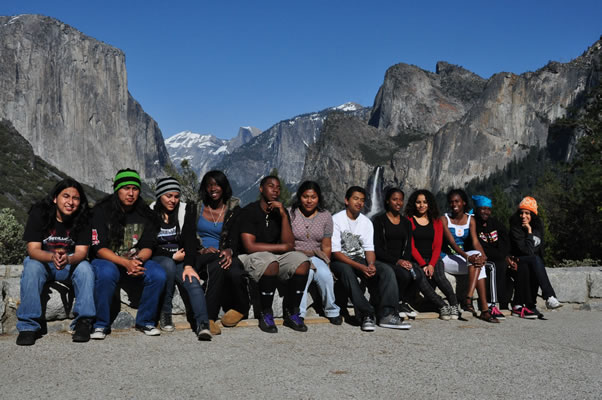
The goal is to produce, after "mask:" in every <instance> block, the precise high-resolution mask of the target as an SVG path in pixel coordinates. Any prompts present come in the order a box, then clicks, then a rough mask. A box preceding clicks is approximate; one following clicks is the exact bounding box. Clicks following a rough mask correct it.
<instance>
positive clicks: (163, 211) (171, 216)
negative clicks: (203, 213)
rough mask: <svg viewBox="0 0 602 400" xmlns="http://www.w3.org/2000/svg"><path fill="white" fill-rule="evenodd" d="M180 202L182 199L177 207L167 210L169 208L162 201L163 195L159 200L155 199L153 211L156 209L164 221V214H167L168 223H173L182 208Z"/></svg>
mask: <svg viewBox="0 0 602 400" xmlns="http://www.w3.org/2000/svg"><path fill="white" fill-rule="evenodd" d="M180 203H181V201H180V202H178V205H177V206H176V208H174V209H173V211H167V209H166V208H165V207H164V206H163V203H161V197H159V198H158V199H157V201H155V205H154V206H153V211H155V213H156V214H157V216H158V217H159V218H160V219H161V221H163V214H166V215H167V223H168V224H173V223H174V222H175V219H176V218H177V215H178V210H179V209H180Z"/></svg>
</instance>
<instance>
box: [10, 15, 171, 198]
mask: <svg viewBox="0 0 602 400" xmlns="http://www.w3.org/2000/svg"><path fill="white" fill-rule="evenodd" d="M0 118H5V119H7V120H9V121H11V122H12V124H13V125H14V127H15V128H16V129H17V130H18V131H19V132H20V133H21V134H22V135H23V136H24V137H25V139H27V141H28V142H29V143H30V144H31V145H32V147H33V151H34V153H35V154H36V155H38V156H40V157H41V158H42V159H44V160H45V161H47V162H48V163H50V164H51V165H53V166H55V167H57V168H58V169H60V170H62V171H65V172H67V173H69V174H70V175H71V176H73V177H74V178H76V179H78V180H80V181H82V182H85V183H87V184H90V185H93V186H95V187H97V188H99V189H101V190H105V191H108V190H109V189H110V186H111V180H112V177H113V176H114V175H115V172H116V170H117V169H119V168H125V167H130V168H135V169H137V170H138V171H139V172H140V173H141V175H142V177H143V178H147V177H154V176H156V175H157V174H159V173H160V172H161V171H162V169H163V166H164V165H165V164H167V163H169V155H168V153H167V150H166V148H165V145H164V143H163V137H162V134H161V131H160V130H159V127H158V125H157V123H156V122H155V121H154V120H153V119H152V118H151V117H150V116H149V115H148V114H146V113H145V112H144V110H143V109H142V106H141V105H140V104H139V103H138V102H137V101H136V100H135V99H134V98H133V97H132V96H131V94H130V93H129V91H128V87H127V73H126V68H125V54H124V53H123V52H122V51H121V50H118V49H116V48H114V47H111V46H109V45H107V44H105V43H102V42H100V41H98V40H95V39H93V38H91V37H88V36H86V35H84V34H82V33H81V32H79V31H77V30H76V29H74V28H72V27H70V26H68V25H66V24H64V23H61V22H60V21H57V20H55V19H53V18H49V17H44V16H40V15H20V16H16V17H0ZM65 149H68V151H65Z"/></svg>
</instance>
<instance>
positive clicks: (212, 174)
mask: <svg viewBox="0 0 602 400" xmlns="http://www.w3.org/2000/svg"><path fill="white" fill-rule="evenodd" d="M211 178H213V179H214V180H215V183H217V185H218V186H219V187H220V188H222V200H223V201H224V204H226V203H227V202H228V200H230V198H231V197H232V187H231V186H230V182H229V181H228V177H227V176H226V174H224V173H223V172H222V171H218V170H213V171H209V172H207V173H206V174H205V175H204V176H203V179H201V184H200V186H199V197H200V198H201V200H203V204H210V203H211V196H209V193H207V190H206V188H207V185H208V184H209V179H211Z"/></svg>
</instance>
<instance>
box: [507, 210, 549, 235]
mask: <svg viewBox="0 0 602 400" xmlns="http://www.w3.org/2000/svg"><path fill="white" fill-rule="evenodd" d="M521 211H522V209H518V210H516V211H515V212H514V214H512V215H511V216H510V228H512V227H519V228H520V227H522V222H521V220H520V216H519V214H520V212H521ZM525 211H529V210H525ZM529 213H530V214H531V223H530V225H531V229H532V230H534V231H535V230H536V231H538V232H539V233H540V234H542V235H543V222H542V221H541V218H539V215H537V214H534V213H533V212H532V211H529Z"/></svg>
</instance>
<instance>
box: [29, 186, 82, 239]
mask: <svg viewBox="0 0 602 400" xmlns="http://www.w3.org/2000/svg"><path fill="white" fill-rule="evenodd" d="M67 188H74V189H75V190H77V191H78V193H79V199H80V203H79V207H78V208H77V210H76V211H75V212H74V213H73V214H72V215H71V216H70V218H69V219H70V222H71V223H72V232H73V234H74V235H77V233H79V231H80V230H81V229H82V227H83V226H85V225H87V224H88V222H89V220H90V206H89V205H88V198H87V197H86V193H85V192H84V188H83V187H82V185H81V184H80V183H79V182H78V181H76V180H75V179H71V178H66V179H63V180H62V181H60V182H57V184H56V185H54V187H53V188H52V189H51V190H50V192H49V193H48V194H47V195H46V196H44V198H43V199H41V200H40V201H38V202H36V203H34V204H32V206H31V207H30V208H29V213H31V211H32V210H33V209H34V208H36V209H39V210H40V211H41V213H42V220H43V221H44V224H43V228H42V230H44V231H47V230H49V229H50V227H51V226H52V225H53V224H54V221H55V220H56V210H57V209H56V204H54V199H56V198H57V196H58V195H59V194H61V192H62V191H63V190H65V189H67Z"/></svg>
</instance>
